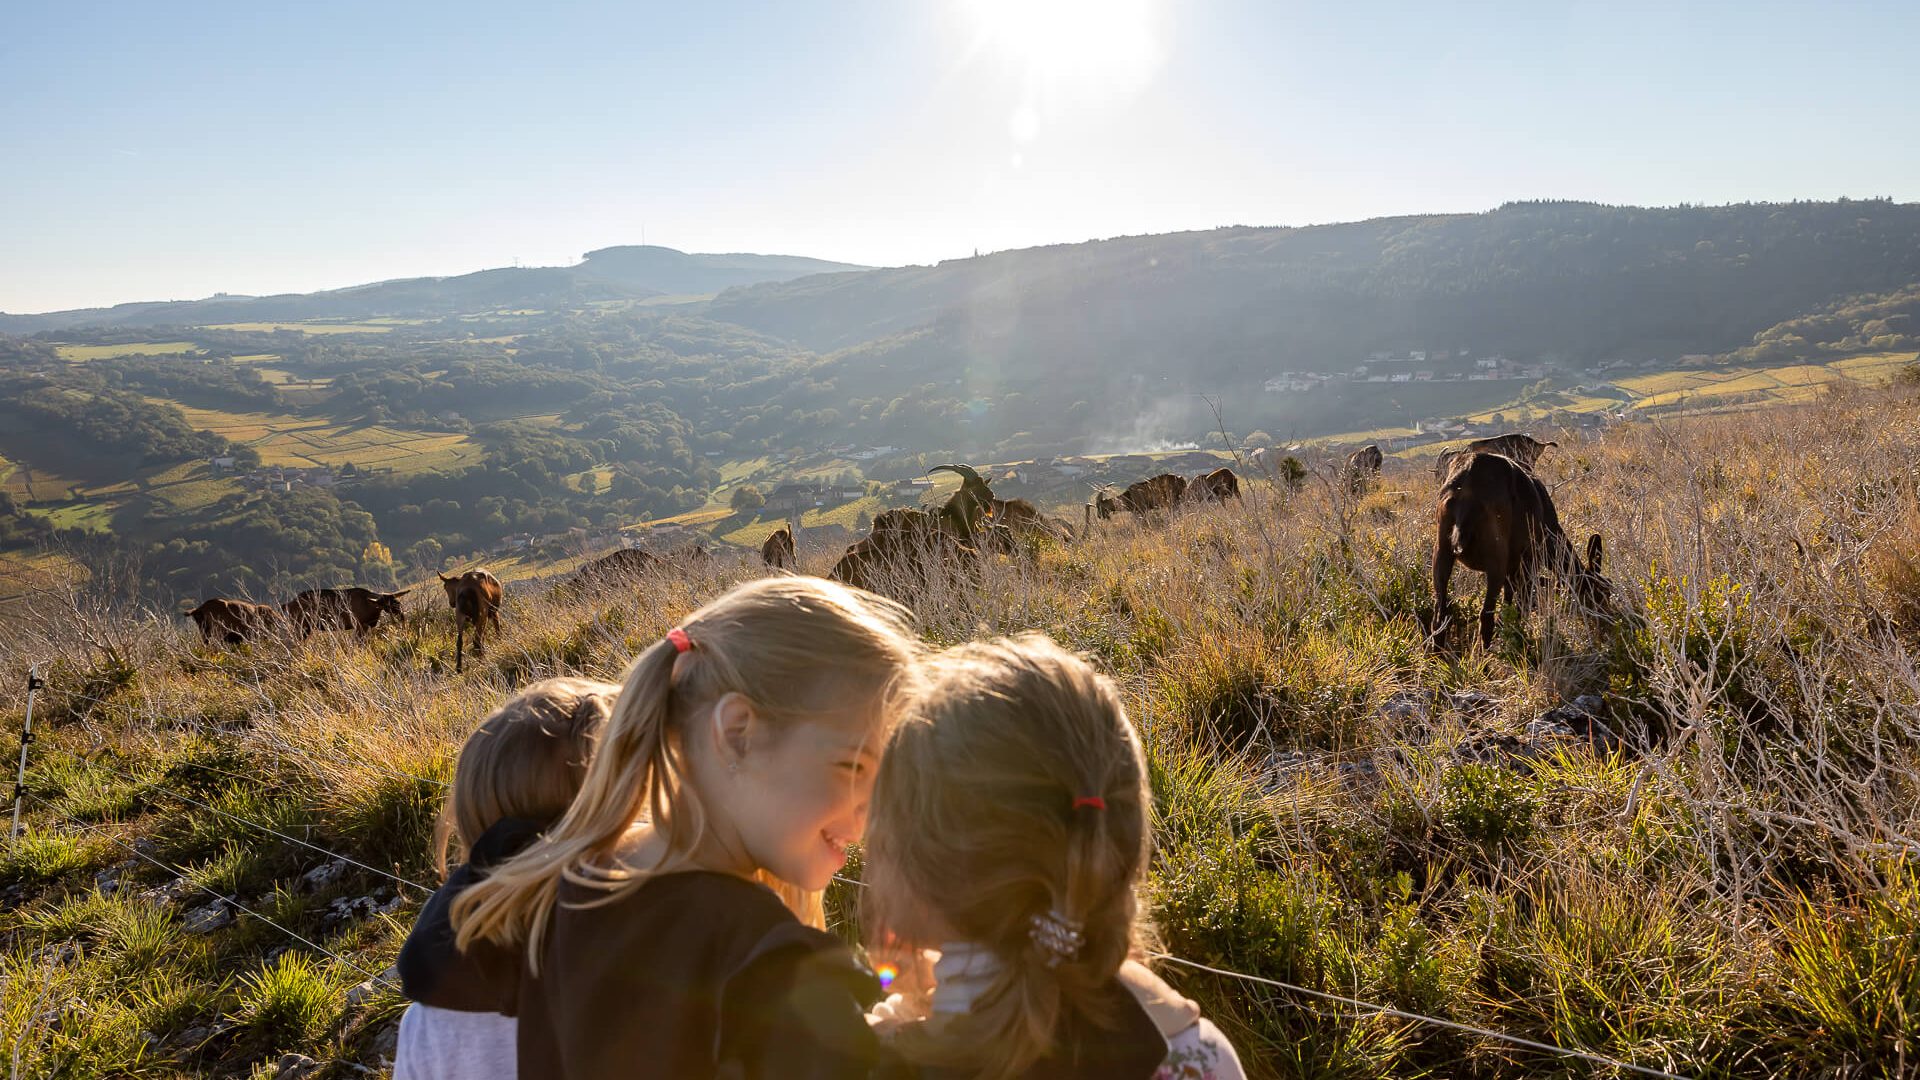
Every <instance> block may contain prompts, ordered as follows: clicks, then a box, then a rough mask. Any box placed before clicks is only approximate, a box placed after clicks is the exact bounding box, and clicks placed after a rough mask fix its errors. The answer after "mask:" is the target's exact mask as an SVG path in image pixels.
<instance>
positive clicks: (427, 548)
mask: <svg viewBox="0 0 1920 1080" xmlns="http://www.w3.org/2000/svg"><path fill="white" fill-rule="evenodd" d="M441 552H442V549H441V547H440V541H438V540H435V539H434V538H433V537H431V536H429V537H427V538H426V539H425V540H421V541H418V542H416V543H415V544H414V545H413V546H412V547H410V548H408V549H407V561H408V562H411V563H412V564H413V565H415V566H417V567H419V568H420V569H422V570H438V569H440V556H441Z"/></svg>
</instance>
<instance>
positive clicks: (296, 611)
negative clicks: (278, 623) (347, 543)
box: [280, 585, 413, 640]
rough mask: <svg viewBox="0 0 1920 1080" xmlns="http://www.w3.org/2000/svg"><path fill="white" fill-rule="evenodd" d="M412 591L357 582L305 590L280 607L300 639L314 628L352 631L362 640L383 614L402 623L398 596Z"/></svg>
mask: <svg viewBox="0 0 1920 1080" xmlns="http://www.w3.org/2000/svg"><path fill="white" fill-rule="evenodd" d="M412 591H413V590H411V589H401V590H400V591H399V592H394V593H382V592H374V591H373V590H372V589H363V588H361V587H360V586H358V585H354V586H352V587H350V588H345V589H308V590H306V591H305V592H302V593H300V594H298V595H296V596H295V597H294V598H293V599H291V600H289V601H287V602H286V603H284V604H281V605H280V610H282V611H284V612H286V614H287V620H288V621H289V622H291V623H292V624H293V628H294V631H295V632H296V633H298V634H299V635H300V637H301V638H302V639H303V640H304V639H305V638H307V637H308V636H309V635H311V634H312V633H313V632H314V631H315V630H352V631H353V636H354V637H355V638H361V639H364V638H365V637H366V636H367V635H368V634H370V633H372V632H373V628H374V627H376V626H378V625H380V617H381V616H382V615H391V616H393V619H394V621H395V622H399V623H405V622H406V621H407V614H406V612H404V611H402V610H401V608H400V598H401V597H403V596H405V595H407V594H408V593H409V592H412Z"/></svg>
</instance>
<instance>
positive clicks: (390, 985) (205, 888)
mask: <svg viewBox="0 0 1920 1080" xmlns="http://www.w3.org/2000/svg"><path fill="white" fill-rule="evenodd" d="M27 798H29V799H30V800H32V801H34V802H37V803H39V804H40V805H42V806H45V807H47V808H48V809H49V810H52V809H55V808H54V807H53V805H52V804H51V803H49V802H47V800H45V799H42V798H40V797H39V796H37V795H29V796H27ZM107 839H108V840H109V841H110V842H112V843H113V844H115V845H117V846H119V847H120V848H121V849H122V850H124V851H126V852H127V854H129V855H132V856H133V857H134V858H136V859H141V860H144V861H146V862H149V863H152V864H153V865H154V866H157V867H159V868H160V869H161V870H162V871H164V872H165V873H168V874H171V875H172V876H173V878H174V880H176V881H184V882H186V883H187V884H188V885H191V886H193V887H194V888H196V889H199V890H200V891H201V892H203V893H206V894H207V895H208V896H211V897H213V898H214V899H216V900H218V901H220V902H221V903H223V904H226V905H228V906H229V907H231V908H233V909H234V910H236V911H240V912H244V913H245V914H248V915H251V916H253V917H254V918H256V919H258V920H260V921H261V922H263V923H266V924H267V925H268V926H271V927H273V928H274V929H275V930H278V931H280V932H281V933H282V934H285V935H286V936H288V937H290V938H292V939H293V940H295V941H297V942H299V943H300V944H302V945H305V946H306V947H307V948H309V949H312V950H313V951H315V952H317V953H320V954H321V955H322V956H325V957H327V958H329V959H331V960H333V961H334V962H335V963H338V964H340V965H342V966H343V967H346V968H347V969H349V970H351V971H354V972H358V973H359V974H361V975H363V976H365V977H366V978H367V980H368V981H369V982H376V983H379V984H380V985H381V986H384V987H386V988H387V989H389V990H392V991H393V992H395V993H401V992H402V991H401V989H400V987H399V986H398V985H397V984H396V983H394V982H393V981H392V980H390V979H388V978H387V977H386V976H385V975H384V974H376V973H374V972H371V971H368V970H367V969H366V968H364V967H361V966H360V965H359V964H357V963H354V962H353V961H352V960H349V959H347V958H346V957H344V956H341V955H340V954H339V953H337V952H334V951H333V950H332V949H329V948H327V947H326V946H325V945H322V944H320V943H318V942H316V941H314V940H312V939H311V938H308V937H306V936H304V935H302V934H300V933H298V932H297V931H294V930H290V929H288V928H287V927H285V926H282V925H281V924H280V923H277V922H275V921H274V920H272V919H270V918H268V917H267V916H265V915H262V914H260V913H259V912H258V911H255V910H254V909H252V908H250V907H248V906H247V905H245V904H243V903H241V902H240V901H238V900H236V899H234V898H233V897H231V896H228V895H227V894H225V893H223V892H221V891H219V890H218V889H215V888H213V887H212V886H210V885H203V884H201V883H200V882H198V881H195V880H193V879H192V878H190V877H188V876H187V873H186V871H184V870H182V869H180V868H178V867H174V866H168V865H167V864H166V863H164V862H162V861H160V860H159V859H156V858H154V857H153V856H151V855H149V854H147V853H146V852H144V851H141V850H140V849H139V848H137V847H135V846H134V845H132V844H129V843H127V842H126V841H125V840H122V839H121V838H119V837H117V836H112V835H109V836H107Z"/></svg>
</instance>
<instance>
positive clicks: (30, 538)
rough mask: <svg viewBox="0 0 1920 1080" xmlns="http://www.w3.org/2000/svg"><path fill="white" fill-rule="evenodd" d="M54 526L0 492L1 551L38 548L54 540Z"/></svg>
mask: <svg viewBox="0 0 1920 1080" xmlns="http://www.w3.org/2000/svg"><path fill="white" fill-rule="evenodd" d="M53 535H54V529H53V526H52V525H51V524H50V523H49V522H47V520H46V519H44V518H39V517H35V516H34V515H32V514H29V513H27V512H26V511H25V510H23V509H21V508H20V506H19V504H18V503H15V502H14V501H13V496H11V495H9V494H7V493H6V492H4V491H0V551H11V550H16V549H19V548H30V547H38V546H40V545H41V544H44V543H46V542H47V541H49V540H51V539H53Z"/></svg>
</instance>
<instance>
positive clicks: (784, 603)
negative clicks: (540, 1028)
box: [452, 576, 918, 973]
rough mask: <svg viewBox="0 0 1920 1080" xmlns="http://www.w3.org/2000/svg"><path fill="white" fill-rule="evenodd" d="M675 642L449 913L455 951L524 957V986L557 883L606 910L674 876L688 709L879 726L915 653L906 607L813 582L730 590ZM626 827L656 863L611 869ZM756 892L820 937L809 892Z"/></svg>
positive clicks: (689, 846) (536, 959)
mask: <svg viewBox="0 0 1920 1080" xmlns="http://www.w3.org/2000/svg"><path fill="white" fill-rule="evenodd" d="M678 629H681V630H684V631H685V634H686V639H687V641H688V642H690V643H691V647H690V649H689V650H688V653H687V662H686V663H684V664H681V665H679V667H680V669H681V670H680V672H679V677H678V678H677V679H676V678H675V666H676V665H675V663H674V661H675V659H676V657H677V656H678V654H679V648H678V646H676V645H675V643H674V642H673V641H671V640H669V639H667V638H662V639H661V640H659V641H656V642H655V643H654V644H652V645H651V646H649V647H648V648H647V649H646V650H644V651H643V652H641V653H640V655H639V656H637V657H635V658H634V660H633V663H632V664H631V665H629V666H628V668H627V674H626V679H625V682H624V684H623V685H622V686H621V688H620V696H619V699H618V700H617V701H616V702H615V703H614V708H613V716H612V718H611V719H610V720H609V721H608V722H607V726H606V730H605V732H604V733H603V734H602V736H601V740H600V750H599V753H598V754H596V755H595V756H594V759H593V762H592V764H591V765H589V766H588V768H587V775H586V779H585V781H584V782H583V783H582V784H581V787H580V792H579V794H578V795H577V796H576V797H575V798H574V801H573V804H572V805H571V806H570V807H569V808H568V810H567V812H566V816H564V817H563V818H561V819H560V821H559V823H558V824H556V825H555V826H554V827H553V828H552V829H550V830H548V832H547V834H546V835H545V836H544V837H542V838H541V839H540V840H538V841H536V842H535V843H534V844H533V845H532V846H531V847H529V848H527V850H525V851H524V852H522V853H521V854H519V855H518V856H516V857H514V858H512V859H510V860H508V861H507V862H505V863H503V864H501V865H500V866H498V867H496V868H495V869H494V871H493V873H492V874H490V875H489V876H488V877H487V878H486V879H485V880H483V881H480V882H477V883H475V884H474V885H473V886H472V887H471V888H469V889H467V890H466V891H465V892H463V893H462V894H461V895H460V896H459V897H458V898H456V899H455V900H454V903H453V910H452V917H453V925H454V927H455V929H456V932H457V939H456V940H457V942H458V944H459V946H460V948H462V949H465V948H467V947H468V946H469V944H470V943H471V942H473V941H475V940H479V939H484V940H487V941H492V942H495V943H497V944H501V945H516V944H524V945H525V946H526V949H527V956H528V961H529V964H530V966H531V967H532V969H533V971H535V972H536V973H537V972H538V971H539V965H540V949H541V944H542V942H543V940H544V938H545V935H546V928H547V926H548V925H549V923H550V922H551V920H552V916H553V907H554V903H555V901H556V899H557V897H558V895H559V891H560V884H561V882H562V881H567V882H572V883H574V884H576V885H582V886H586V887H589V888H592V889H596V890H599V891H601V892H604V893H605V894H606V895H605V898H604V900H603V901H600V902H611V901H613V900H615V899H618V898H619V897H620V896H622V895H625V894H626V893H627V892H629V891H631V890H633V889H635V888H638V887H639V886H640V885H641V884H642V883H643V882H644V881H645V880H646V878H647V877H648V875H649V874H651V873H654V872H657V871H665V870H671V869H675V868H676V866H677V865H678V861H679V859H680V857H682V856H684V855H685V854H686V853H687V852H690V851H692V850H693V849H694V847H695V846H696V845H697V844H698V842H699V840H700V837H701V833H702V831H703V830H704V828H705V814H704V813H703V811H702V808H701V806H700V802H699V799H698V796H697V793H696V792H695V791H694V790H693V788H692V786H691V785H689V784H688V783H687V782H686V774H687V769H688V763H687V761H686V759H685V753H684V750H683V748H682V747H681V745H680V734H681V731H682V728H683V725H684V724H685V723H686V722H687V720H688V719H689V718H690V717H691V716H693V715H694V714H695V713H696V712H697V711H698V710H700V709H701V708H703V707H705V706H708V705H711V704H712V703H713V702H715V701H717V700H719V699H720V698H721V697H722V696H723V695H725V694H729V693H737V694H740V695H742V696H744V697H745V698H746V699H747V700H748V701H750V702H752V704H753V707H754V710H755V712H756V714H757V715H759V716H760V717H761V718H763V719H764V720H766V721H768V722H770V723H773V724H776V725H777V724H792V723H799V722H802V721H805V720H808V719H811V718H815V717H820V716H825V715H831V714H836V713H845V712H847V711H848V710H849V708H852V709H856V710H859V709H864V710H866V711H868V712H870V713H871V714H873V715H874V716H876V717H879V716H885V715H886V714H888V713H889V712H890V711H891V705H892V703H893V699H894V696H895V694H896V692H897V691H898V689H899V688H900V687H901V685H902V676H903V675H905V674H906V673H908V672H909V671H910V670H911V668H912V664H913V661H914V658H915V656H916V654H917V652H918V645H917V643H916V641H915V639H914V638H913V636H912V634H911V616H910V614H909V613H908V611H907V609H906V608H904V607H902V606H900V605H899V604H896V603H894V602H893V601H891V600H885V599H882V598H880V597H877V596H874V595H872V594H871V593H866V592H861V591H860V590H858V589H850V588H848V587H846V586H844V585H839V584H836V583H834V582H830V581H827V580H825V579H823V578H814V577H798V576H781V577H771V578H763V579H761V580H758V581H753V582H748V583H746V584H744V585H739V586H736V587H735V588H733V589H731V590H729V591H728V592H727V593H725V594H724V595H722V596H721V597H719V598H718V599H716V600H714V601H713V602H711V603H709V604H708V605H706V606H705V607H703V608H701V609H700V610H698V611H696V612H694V613H693V614H692V615H689V616H687V618H686V620H685V621H684V622H682V623H681V624H680V627H679V628H678ZM639 821H648V822H650V823H652V825H653V827H654V828H656V829H659V830H661V834H662V839H663V841H664V847H665V852H666V854H665V856H664V857H663V858H662V861H661V862H660V863H659V864H657V865H655V866H651V867H639V868H636V867H629V866H623V865H620V863H619V861H618V859H617V858H616V857H615V855H616V850H617V849H618V848H619V846H620V844H621V842H622V841H623V840H624V839H626V837H627V835H628V832H629V830H630V829H631V828H632V827H633V825H634V824H635V823H636V822H639ZM760 879H761V880H762V881H763V882H765V883H767V884H769V885H771V886H773V887H774V889H775V891H776V892H778V893H780V894H781V899H783V900H785V901H786V902H787V904H788V906H789V907H791V908H793V909H794V911H795V914H796V915H798V916H799V917H800V918H801V919H802V920H803V921H805V922H809V923H811V924H813V925H815V926H820V925H824V921H825V920H824V916H823V914H822V912H821V897H820V894H819V893H818V892H807V891H804V890H800V889H798V888H797V887H794V886H787V885H784V884H783V883H780V882H778V881H774V880H772V879H770V878H769V877H768V876H767V875H765V874H762V875H760Z"/></svg>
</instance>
